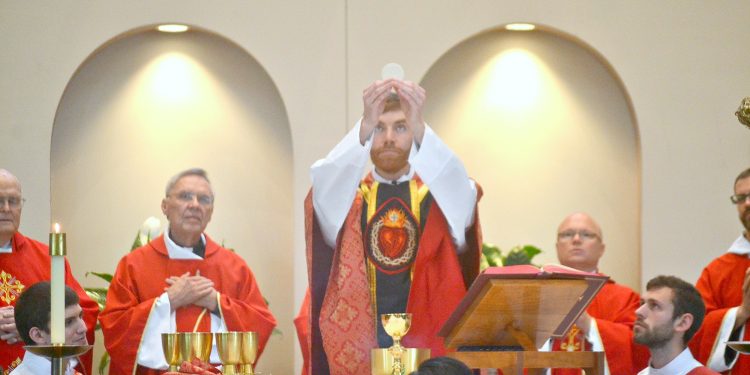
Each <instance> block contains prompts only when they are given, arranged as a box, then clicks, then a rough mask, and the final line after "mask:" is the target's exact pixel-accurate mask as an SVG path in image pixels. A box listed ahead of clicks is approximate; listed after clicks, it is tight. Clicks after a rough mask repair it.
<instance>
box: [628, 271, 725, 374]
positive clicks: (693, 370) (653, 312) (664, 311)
mask: <svg viewBox="0 0 750 375" xmlns="http://www.w3.org/2000/svg"><path fill="white" fill-rule="evenodd" d="M704 315H705V307H704V305H703V301H702V300H701V295H700V293H698V290H696V289H695V287H694V286H692V285H690V284H689V283H687V282H685V281H683V280H681V279H679V278H677V277H674V276H657V277H655V278H653V279H651V280H649V282H648V284H647V285H646V293H645V294H644V295H643V303H642V304H641V307H639V308H638V310H636V316H637V317H638V319H637V320H636V322H635V326H634V327H633V340H634V341H635V342H636V343H638V344H641V345H646V346H647V347H648V349H649V352H650V353H651V360H650V361H649V364H648V367H646V368H645V369H643V370H642V371H641V372H639V373H638V375H651V374H653V375H656V374H670V375H718V373H716V372H714V371H712V370H710V369H709V368H707V367H705V366H703V365H702V364H701V363H700V362H698V361H696V360H695V358H693V355H692V353H690V349H688V348H687V343H688V342H689V341H690V339H691V338H692V337H693V335H694V334H695V333H696V332H697V331H698V329H699V328H700V326H701V322H703V317H704Z"/></svg>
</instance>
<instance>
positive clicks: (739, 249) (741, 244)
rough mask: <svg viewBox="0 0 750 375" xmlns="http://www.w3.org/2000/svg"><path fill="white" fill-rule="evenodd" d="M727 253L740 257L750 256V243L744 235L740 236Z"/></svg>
mask: <svg viewBox="0 0 750 375" xmlns="http://www.w3.org/2000/svg"><path fill="white" fill-rule="evenodd" d="M727 252H729V253H732V254H739V255H750V241H748V240H747V238H745V236H744V235H742V234H740V236H739V237H738V238H737V239H736V240H734V242H733V243H732V246H730V247H729V250H727Z"/></svg>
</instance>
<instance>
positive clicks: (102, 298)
mask: <svg viewBox="0 0 750 375" xmlns="http://www.w3.org/2000/svg"><path fill="white" fill-rule="evenodd" d="M95 289H97V288H85V289H84V290H85V291H86V294H87V295H88V296H89V298H91V299H92V300H94V302H96V304H97V305H98V306H99V311H100V312H101V311H102V310H104V305H105V304H106V303H107V290H106V289H104V290H95Z"/></svg>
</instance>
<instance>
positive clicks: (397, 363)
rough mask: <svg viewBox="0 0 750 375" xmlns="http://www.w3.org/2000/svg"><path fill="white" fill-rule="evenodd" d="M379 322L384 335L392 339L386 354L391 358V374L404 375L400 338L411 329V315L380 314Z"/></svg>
mask: <svg viewBox="0 0 750 375" xmlns="http://www.w3.org/2000/svg"><path fill="white" fill-rule="evenodd" d="M380 320H381V322H382V323H383V329H385V333H387V334H388V336H391V338H393V346H391V347H390V348H388V352H389V353H391V355H392V356H393V372H392V374H393V375H404V374H406V369H405V368H404V365H403V362H402V360H401V359H402V357H403V355H404V353H405V350H404V349H405V348H404V347H403V346H401V338H402V337H404V336H406V333H407V332H409V328H411V314H409V313H400V314H381V315H380Z"/></svg>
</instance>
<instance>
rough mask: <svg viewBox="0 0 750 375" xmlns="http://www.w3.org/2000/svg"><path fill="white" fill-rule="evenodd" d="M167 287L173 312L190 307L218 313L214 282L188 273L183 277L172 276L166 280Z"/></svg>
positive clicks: (198, 274) (197, 274)
mask: <svg viewBox="0 0 750 375" xmlns="http://www.w3.org/2000/svg"><path fill="white" fill-rule="evenodd" d="M166 283H167V285H168V286H167V287H166V288H164V291H166V292H167V296H168V297H169V304H170V306H171V309H172V311H174V310H176V309H178V308H180V307H183V306H188V305H195V306H199V307H204V308H206V309H207V310H208V311H211V312H213V311H216V308H217V303H218V302H217V301H216V293H217V292H216V289H214V282H213V281H211V280H210V279H207V278H205V277H203V276H201V275H200V271H199V272H197V273H196V274H195V275H192V276H191V275H190V272H186V273H184V274H183V275H181V276H170V277H169V278H167V280H166Z"/></svg>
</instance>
